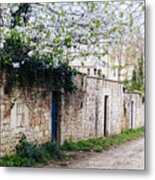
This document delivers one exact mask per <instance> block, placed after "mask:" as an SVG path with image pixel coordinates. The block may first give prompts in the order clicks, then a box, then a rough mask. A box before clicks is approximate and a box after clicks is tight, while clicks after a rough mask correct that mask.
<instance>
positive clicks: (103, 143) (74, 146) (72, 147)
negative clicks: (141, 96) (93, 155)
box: [62, 128, 144, 152]
mask: <svg viewBox="0 0 155 180" xmlns="http://www.w3.org/2000/svg"><path fill="white" fill-rule="evenodd" d="M143 135H144V128H138V129H128V130H125V131H123V132H122V133H121V134H118V135H114V136H111V137H108V138H93V139H89V140H84V141H79V142H73V141H65V143H64V145H63V146H62V149H63V150H67V151H95V152H101V151H103V150H107V149H109V148H110V147H111V146H113V145H119V144H123V143H126V142H128V141H130V140H134V139H137V138H138V137H141V136H143Z"/></svg>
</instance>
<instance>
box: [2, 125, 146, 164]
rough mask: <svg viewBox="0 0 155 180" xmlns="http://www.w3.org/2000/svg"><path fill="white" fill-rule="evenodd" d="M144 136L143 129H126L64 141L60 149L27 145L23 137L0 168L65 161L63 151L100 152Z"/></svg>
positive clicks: (50, 144) (54, 146)
mask: <svg viewBox="0 0 155 180" xmlns="http://www.w3.org/2000/svg"><path fill="white" fill-rule="evenodd" d="M143 135H144V128H139V129H128V130H125V131H123V132H122V133H121V134H118V135H114V136H111V137H108V138H103V137H101V138H93V139H89V140H85V141H79V142H73V141H69V142H67V141H65V143H64V145H62V146H61V147H60V146H59V145H58V144H57V143H54V142H47V143H45V144H42V145H38V144H37V143H29V142H27V140H26V137H25V136H23V137H22V139H21V141H20V143H19V144H18V145H17V146H16V153H15V154H14V155H11V156H5V157H4V158H3V159H1V160H0V166H4V167H32V166H35V165H36V164H40V163H47V162H48V161H50V160H53V159H54V160H65V159H66V157H67V156H66V155H65V153H64V151H94V152H102V151H103V150H107V149H109V148H110V147H111V146H113V145H119V144H123V143H125V142H127V141H130V140H133V139H137V138H138V137H140V136H143Z"/></svg>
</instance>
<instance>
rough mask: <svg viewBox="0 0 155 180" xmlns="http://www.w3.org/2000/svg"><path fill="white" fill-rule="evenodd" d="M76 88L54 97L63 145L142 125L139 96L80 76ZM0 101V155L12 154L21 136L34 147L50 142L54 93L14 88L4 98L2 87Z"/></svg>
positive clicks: (101, 81)
mask: <svg viewBox="0 0 155 180" xmlns="http://www.w3.org/2000/svg"><path fill="white" fill-rule="evenodd" d="M75 83H76V84H77V87H78V90H77V91H76V92H75V93H72V94H70V93H68V94H66V93H65V94H63V93H58V96H59V98H58V100H59V102H58V106H57V111H58V114H57V122H56V123H57V140H58V141H59V142H60V143H61V144H63V142H64V141H65V140H70V139H71V140H74V141H79V140H83V139H89V138H93V137H104V136H110V135H113V134H117V133H120V132H121V131H122V130H124V129H127V128H131V127H132V128H137V127H142V126H144V104H143V103H142V101H141V96H140V95H139V94H136V93H125V91H124V88H123V85H122V84H121V83H119V82H116V81H111V80H103V79H100V78H95V77H86V76H84V75H80V74H78V75H77V76H76V78H75ZM0 98H1V99H0V120H1V121H0V125H1V128H0V129H1V131H0V136H1V138H0V147H1V149H0V153H1V156H3V155H4V154H9V153H11V152H13V151H14V149H15V146H16V144H17V143H18V142H19V140H20V138H21V136H22V134H25V135H26V137H27V140H28V141H38V143H44V142H46V141H49V140H51V139H52V138H51V137H52V122H53V121H52V117H51V113H52V92H51V93H47V92H46V89H44V88H40V89H36V88H32V87H31V89H27V90H26V91H22V90H19V89H14V90H13V92H12V93H10V94H9V95H8V94H5V93H4V88H3V86H2V87H0ZM131 104H132V108H131ZM131 114H133V115H131ZM131 119H132V120H131ZM131 121H132V123H131ZM131 124H132V126H131Z"/></svg>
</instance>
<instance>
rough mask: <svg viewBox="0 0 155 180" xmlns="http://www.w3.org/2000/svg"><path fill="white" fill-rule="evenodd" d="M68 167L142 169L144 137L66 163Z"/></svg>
mask: <svg viewBox="0 0 155 180" xmlns="http://www.w3.org/2000/svg"><path fill="white" fill-rule="evenodd" d="M67 167H68V168H97V169H138V170H143V169H144V138H140V139H137V140H134V141H130V142H128V143H126V144H123V145H120V146H118V147H116V148H114V147H113V148H111V149H110V150H108V151H104V152H103V153H98V154H94V155H93V157H90V158H88V159H84V160H79V161H78V162H77V161H75V162H73V163H72V164H68V166H67Z"/></svg>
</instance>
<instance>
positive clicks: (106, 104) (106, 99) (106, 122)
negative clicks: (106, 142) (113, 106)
mask: <svg viewBox="0 0 155 180" xmlns="http://www.w3.org/2000/svg"><path fill="white" fill-rule="evenodd" d="M108 106H109V97H108V96H105V97H104V136H105V137H107V136H108V128H107V127H108Z"/></svg>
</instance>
